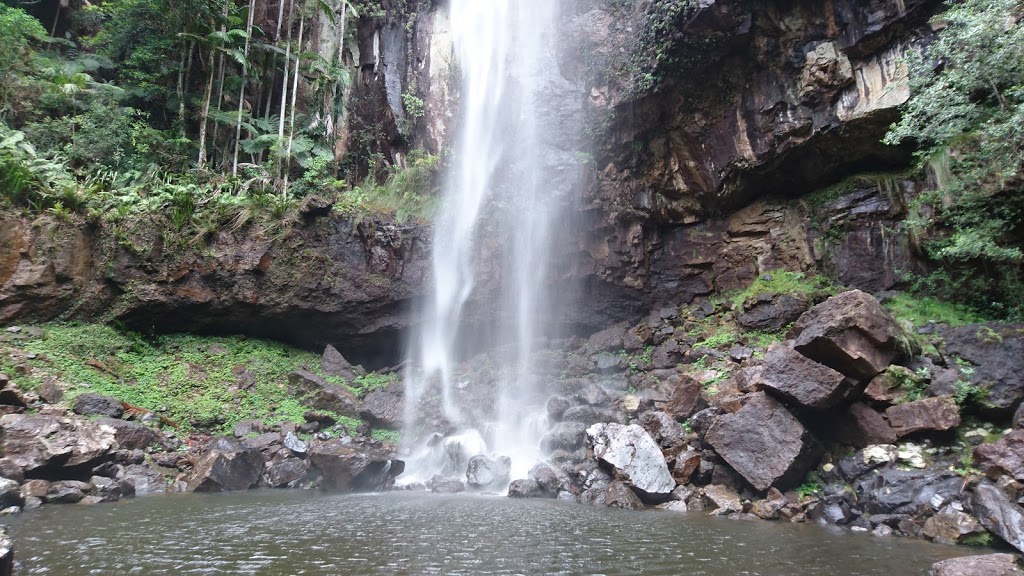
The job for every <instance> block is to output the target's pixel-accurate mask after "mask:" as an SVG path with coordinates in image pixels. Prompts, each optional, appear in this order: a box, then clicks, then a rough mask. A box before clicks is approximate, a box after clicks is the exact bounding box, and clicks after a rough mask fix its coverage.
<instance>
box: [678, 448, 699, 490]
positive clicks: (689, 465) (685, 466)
mask: <svg viewBox="0 0 1024 576" xmlns="http://www.w3.org/2000/svg"><path fill="white" fill-rule="evenodd" d="M700 460H701V458H700V452H699V451H697V450H693V449H686V450H684V451H683V452H681V453H680V454H679V455H678V456H676V459H675V463H674V464H673V465H672V478H674V479H675V481H676V483H677V484H679V485H686V484H689V483H690V481H691V480H692V478H693V473H694V472H696V471H697V468H698V467H699V466H700Z"/></svg>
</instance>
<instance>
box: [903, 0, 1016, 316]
mask: <svg viewBox="0 0 1024 576" xmlns="http://www.w3.org/2000/svg"><path fill="white" fill-rule="evenodd" d="M1022 8H1024V4H1022V3H1021V1H1020V0H964V1H961V2H949V6H948V10H946V11H945V12H943V13H941V14H940V15H938V16H937V17H936V18H937V20H941V22H942V23H943V25H944V28H943V29H942V30H941V32H940V33H939V36H938V40H937V41H936V42H935V43H934V44H932V45H931V46H929V47H928V49H927V52H926V53H925V54H923V55H917V56H914V57H911V58H909V62H908V66H909V70H910V87H911V92H912V97H911V99H910V101H909V102H908V103H907V104H906V105H905V106H904V111H903V116H902V118H901V120H900V121H899V122H898V123H896V124H894V125H893V126H892V128H891V129H890V131H889V134H888V135H887V136H886V139H885V141H886V142H887V143H890V144H898V143H900V142H903V141H913V142H916V143H917V144H918V145H919V146H920V151H919V153H918V154H919V157H920V159H921V161H922V164H926V165H928V166H930V167H931V169H932V172H933V173H934V175H935V180H936V184H937V189H936V190H935V191H934V192H932V193H928V194H925V195H922V196H921V197H920V198H919V200H918V202H917V204H918V206H917V207H916V208H917V210H916V211H917V212H918V213H919V214H928V215H929V216H928V217H919V218H915V219H911V221H910V224H912V225H913V226H915V227H916V228H917V229H918V231H933V232H937V234H935V235H934V236H937V239H934V240H932V241H930V242H928V243H927V244H926V245H925V249H926V251H927V253H928V255H929V256H930V257H932V258H933V259H935V260H936V261H938V262H939V263H940V264H942V265H943V266H944V267H945V268H946V269H947V270H950V271H953V272H955V273H956V275H959V276H962V277H970V276H978V275H981V276H982V277H983V278H985V279H986V280H987V281H986V282H981V283H979V282H972V283H971V286H960V287H958V288H959V289H961V291H963V292H964V295H965V296H966V298H964V299H966V300H967V301H969V302H970V303H971V304H972V305H973V306H975V307H976V308H979V309H986V308H987V309H989V310H992V311H993V312H996V313H1000V314H1002V315H1006V316H1014V315H1017V316H1019V315H1020V314H1022V313H1024V310H1022V305H1021V302H1022V300H1021V299H1020V297H1021V296H1022V295H1024V288H1021V274H1022V263H1024V253H1022V251H1021V247H1020V241H1021V233H1022V228H1021V222H1022V216H1024V188H1022V184H1024V172H1022V169H1024V164H1022V160H1024V23H1022V22H1021V19H1020V18H1019V16H1020V14H1021V10H1022ZM922 207H927V209H922ZM933 284H935V285H941V284H942V282H941V281H938V280H937V281H935V282H933ZM950 292H951V293H952V292H953V290H950Z"/></svg>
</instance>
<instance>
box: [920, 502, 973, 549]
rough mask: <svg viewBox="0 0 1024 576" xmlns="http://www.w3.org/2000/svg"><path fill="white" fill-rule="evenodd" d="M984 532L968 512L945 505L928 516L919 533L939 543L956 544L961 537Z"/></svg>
mask: <svg viewBox="0 0 1024 576" xmlns="http://www.w3.org/2000/svg"><path fill="white" fill-rule="evenodd" d="M979 532H984V530H983V529H982V527H981V524H978V521H977V520H975V519H974V518H973V517H972V516H971V515H970V514H965V513H964V512H963V511H961V510H957V509H956V508H954V507H953V506H946V507H944V508H943V509H942V510H939V513H938V514H935V515H934V516H932V517H930V518H928V520H926V521H925V523H924V528H923V529H922V530H921V533H922V534H924V535H925V536H927V537H928V538H931V539H932V540H934V541H936V542H938V543H940V544H956V543H957V542H959V541H960V539H961V538H963V537H965V536H969V535H971V534H977V533H979Z"/></svg>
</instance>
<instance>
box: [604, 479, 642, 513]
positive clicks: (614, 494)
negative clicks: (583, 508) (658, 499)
mask: <svg viewBox="0 0 1024 576" xmlns="http://www.w3.org/2000/svg"><path fill="white" fill-rule="evenodd" d="M604 504H605V506H608V507H609V508H621V509H623V510H639V509H641V508H643V507H644V503H643V502H641V501H640V499H639V498H637V495H636V494H635V493H634V492H633V491H632V490H630V488H629V486H628V485H627V484H626V483H625V482H619V481H615V482H612V483H611V484H610V485H609V486H608V492H607V494H606V496H605V499H604Z"/></svg>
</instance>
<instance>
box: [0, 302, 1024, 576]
mask: <svg viewBox="0 0 1024 576" xmlns="http://www.w3.org/2000/svg"><path fill="white" fill-rule="evenodd" d="M812 300H813V299H812ZM782 301H783V298H782V297H781V296H779V295H759V296H757V297H754V298H750V299H748V300H747V301H746V302H745V303H744V304H743V306H742V307H741V308H740V310H734V311H732V312H731V313H730V314H731V315H732V316H735V315H736V312H742V314H744V315H747V316H750V315H754V316H758V315H761V316H766V317H773V318H774V317H775V316H773V314H775V313H776V312H778V313H780V314H781V316H780V317H779V318H776V320H778V321H779V322H783V325H785V324H788V323H790V322H791V321H792V320H795V323H793V324H792V328H790V329H789V331H788V333H787V337H788V339H786V340H782V341H777V342H774V343H771V344H769V345H767V346H766V347H764V348H757V347H747V346H743V345H734V346H731V347H729V349H728V350H726V351H721V350H718V349H716V348H715V347H706V346H703V347H702V346H698V345H697V344H698V343H697V342H687V337H686V336H682V335H681V334H675V330H673V331H671V332H670V331H669V330H668V329H667V327H670V326H671V325H672V324H678V323H680V322H682V324H683V325H685V324H686V321H683V319H682V318H681V317H678V316H673V315H671V314H668V313H660V312H659V313H658V314H653V315H652V316H651V317H649V318H648V319H647V320H645V321H644V322H642V323H640V324H637V325H634V326H628V325H624V324H623V325H617V326H615V327H613V328H611V329H609V330H606V331H602V332H599V333H597V334H594V335H593V336H592V337H590V338H589V339H587V340H581V339H578V338H574V339H570V340H567V341H564V342H557V343H553V346H552V348H553V349H557V350H559V351H560V352H557V353H555V352H552V351H550V350H549V351H547V352H544V353H539V357H538V362H539V363H543V365H544V366H546V369H547V370H548V371H549V372H550V375H551V385H550V387H549V388H548V389H547V390H546V393H547V394H549V395H550V397H549V398H548V399H547V404H546V406H547V411H548V417H549V421H550V422H552V427H551V430H550V432H549V434H548V435H547V436H546V437H545V439H544V442H543V444H544V449H545V450H546V452H547V453H548V455H549V457H548V460H547V462H546V463H543V464H538V465H537V466H535V467H534V468H533V469H532V470H531V471H530V474H529V476H528V477H527V478H510V477H509V469H510V466H509V463H508V460H507V458H498V457H493V456H484V455H478V456H475V457H473V458H471V459H469V461H468V468H469V472H468V473H467V476H466V478H465V480H463V479H462V478H434V479H433V480H431V481H430V482H427V483H425V484H411V485H403V486H398V487H396V486H395V483H396V478H397V479H399V480H400V474H401V473H402V472H403V470H404V467H405V464H404V462H402V461H401V460H399V459H397V458H396V457H395V455H394V446H393V445H390V444H388V443H385V442H381V441H379V440H374V439H372V438H369V437H367V436H366V435H364V434H356V435H354V436H349V435H347V434H346V431H345V429H344V428H343V427H341V426H340V425H338V424H336V423H335V422H334V421H333V419H332V417H331V416H330V414H332V413H347V414H355V415H359V416H361V417H363V418H365V419H366V420H367V421H371V422H377V423H386V424H389V425H391V426H395V425H396V424H397V422H398V420H399V417H400V414H401V406H402V402H403V398H402V392H401V385H400V383H398V382H394V383H392V384H391V385H390V386H388V387H385V388H382V389H378V390H374V391H373V392H370V393H369V394H365V395H364V396H363V397H362V398H358V397H354V396H353V395H352V394H351V393H350V392H347V391H345V389H343V388H341V387H339V386H337V385H334V384H331V383H329V382H327V381H326V380H324V379H323V378H321V377H318V376H317V375H315V374H313V373H311V372H308V371H302V370H298V371H295V372H293V373H292V374H290V375H289V378H288V379H289V382H290V384H291V385H292V386H293V388H294V389H296V390H298V391H300V393H301V394H303V395H305V397H306V398H309V399H311V401H312V402H313V405H314V406H316V407H317V408H319V409H320V410H322V411H323V412H322V413H321V412H317V411H316V410H312V411H310V412H308V413H307V414H306V418H305V419H306V423H305V424H301V425H300V424H296V423H293V422H280V423H277V424H273V425H267V424H265V423H264V422H262V421H255V420H243V421H240V422H239V423H238V424H237V425H236V426H235V427H234V430H233V432H234V435H233V436H231V437H225V436H221V437H215V438H210V437H203V436H192V437H188V436H185V435H183V434H180V433H179V432H178V431H176V430H175V429H174V428H173V427H171V426H170V424H172V423H168V422H165V421H162V420H161V418H160V417H159V416H157V415H155V414H153V413H151V412H147V411H139V410H138V409H137V408H134V407H131V406H130V405H126V404H124V403H122V402H120V401H119V400H117V399H114V398H110V397H105V396H101V395H98V394H93V393H86V394H81V395H79V396H77V397H76V398H75V399H74V402H73V403H71V405H70V407H65V406H64V405H62V404H61V403H60V401H59V399H55V398H54V397H53V396H52V394H53V390H51V389H48V388H44V389H42V390H40V391H39V392H38V393H35V392H26V391H24V390H22V389H21V388H19V386H18V384H17V379H18V378H17V376H15V377H13V378H12V377H10V376H4V377H2V380H3V381H2V384H3V386H2V387H0V403H2V405H3V408H2V410H3V412H5V415H4V416H2V417H0V456H2V457H0V476H2V477H3V479H2V480H0V488H2V489H0V504H2V508H3V510H2V512H0V513H3V514H14V513H17V512H20V511H21V510H28V509H32V508H36V507H38V506H40V505H44V504H71V503H79V504H97V503H101V502H109V501H114V500H118V499H120V498H125V497H131V496H141V495H146V494H152V493H159V492H166V491H182V492H192V491H195V492H215V491H231V490H245V489H249V488H255V487H277V488H302V489H313V488H319V489H324V490H329V491H341V492H350V491H383V490H390V489H404V490H411V489H428V490H431V491H433V492H436V493H451V492H460V491H463V490H481V491H493V490H495V489H501V488H503V487H504V486H505V485H506V484H509V483H510V484H511V485H510V486H509V488H508V495H509V496H510V497H540V498H560V499H565V500H574V501H578V502H581V503H586V504H592V505H602V506H609V507H616V508H628V509H638V508H645V507H654V508H658V509H662V510H668V511H674V512H699V513H710V514H715V515H721V516H728V517H731V518H734V519H740V520H757V519H763V520H778V521H789V522H817V523H824V524H832V525H838V526H844V527H847V528H849V529H851V530H854V531H862V532H871V533H872V534H874V535H877V536H879V537H885V536H908V537H918V538H927V539H929V540H932V541H935V542H939V543H944V544H954V543H959V544H968V545H981V546H995V547H999V548H1007V549H1011V550H1014V551H1015V552H1017V553H1019V552H1020V551H1021V550H1022V549H1024V508H1022V507H1021V504H1020V501H1021V498H1022V496H1024V483H1022V482H1024V469H1022V468H1021V465H1020V463H1021V462H1022V461H1024V458H1022V452H1021V450H1022V448H1021V447H1022V446H1024V441H1022V440H1021V439H1022V438H1024V429H1022V426H1024V418H1022V414H1021V410H1017V412H1016V413H1014V412H1013V411H1012V409H1013V408H1014V407H1016V406H1017V405H1019V403H1020V399H1021V395H1022V394H1024V385H1022V384H1021V381H1020V377H1019V374H1020V373H1021V372H1020V371H1018V370H1017V369H1015V368H1014V366H1015V364H1014V362H1017V363H1019V362H1021V358H1022V357H1021V356H1020V355H1014V353H1015V351H1016V350H1018V349H1019V347H1020V346H1021V343H1022V341H1024V331H1022V327H1021V326H1019V325H1011V324H1002V325H999V324H984V325H976V326H965V327H957V328H947V327H943V326H941V325H939V326H928V327H926V328H923V329H921V328H919V329H917V330H915V331H913V332H912V331H909V330H908V329H907V327H906V326H905V325H903V324H901V323H900V322H898V321H897V320H896V319H895V318H893V317H892V315H891V314H890V313H889V312H887V311H886V310H884V309H883V308H882V307H881V306H879V304H878V301H877V300H875V299H874V298H873V297H871V296H870V295H867V294H865V293H863V292H859V291H848V292H843V293H840V294H838V295H836V296H833V297H831V298H828V299H824V300H823V301H822V302H820V303H819V304H817V305H816V306H810V304H811V302H805V303H804V305H802V306H797V307H795V308H793V309H788V308H787V307H786V306H780V302H782ZM765 305H767V306H768V307H770V308H772V309H773V310H774V311H775V312H773V313H772V314H767V315H765V314H764V313H763V310H761V311H759V309H761V308H763V307H765ZM700 310H701V307H700V305H697V306H696V307H694V308H693V309H692V310H690V311H689V312H688V313H690V314H692V313H693V312H694V311H697V312H698V315H700V314H701V312H700ZM780 311H781V312H780ZM690 317H691V318H692V316H690ZM714 318H715V313H712V314H707V315H705V316H704V318H702V319H701V321H702V322H708V321H709V319H714ZM748 319H749V318H748ZM914 332H925V333H926V334H920V333H914ZM932 333H934V334H935V335H936V337H934V338H933V337H932ZM938 335H941V337H938ZM691 339H692V338H691ZM921 342H924V343H925V347H924V348H925V349H926V351H925V352H924V353H922V352H921V350H922V347H921ZM704 343H705V344H707V342H704ZM936 343H937V344H938V346H936V345H935V344H936ZM719 347H725V346H719ZM617 350H631V351H632V353H631V354H623V353H621V352H615V351H617ZM322 361H323V362H324V363H326V364H328V365H330V364H332V363H333V364H334V365H333V366H332V367H331V369H332V370H337V369H340V368H345V369H347V370H351V369H352V367H351V366H349V365H348V364H347V362H345V361H344V359H343V358H341V357H340V354H338V353H337V351H336V350H334V349H333V348H329V349H328V350H327V352H326V353H325V356H324V359H323V360H322ZM974 362H978V363H977V364H975V363H974ZM485 365H486V362H484V361H481V360H479V359H478V360H476V361H475V362H473V361H471V362H468V363H466V364H465V365H464V366H463V367H462V370H464V371H465V373H464V375H465V376H467V377H469V378H470V380H471V383H470V385H468V386H467V387H466V388H465V389H464V390H461V391H460V393H463V394H467V395H473V394H475V395H479V396H480V397H481V401H485V399H486V398H487V397H488V394H489V393H490V392H491V387H490V386H489V385H488V382H489V381H493V380H494V379H495V378H496V376H495V375H493V374H492V375H487V374H486V370H483V369H482V368H483V367H485ZM473 375H475V376H476V378H475V379H473V377H472V376H473ZM47 397H49V399H50V400H55V401H54V402H53V403H51V402H48V401H47ZM58 398H59V396H58ZM126 408H127V410H126ZM422 410H423V413H424V414H431V413H434V414H437V412H436V410H435V411H433V412H432V408H431V407H430V406H427V405H425V406H423V407H422ZM126 418H132V419H126ZM435 424H437V423H436V422H435ZM1003 424H1006V425H1007V426H1008V427H1009V428H1010V429H1005V430H1004V429H1003V428H1002V425H1003ZM441 429H443V423H442V424H441ZM366 431H368V429H367V430H364V431H363V432H366ZM1008 557H1009V558H1011V559H1012V558H1014V556H1012V555H1010V556H1008ZM980 558H982V559H980V560H977V562H981V564H978V565H979V566H984V567H985V568H984V569H983V571H982V572H970V571H969V570H968V569H967V568H963V567H962V566H961V565H963V563H964V562H967V561H966V560H962V559H958V561H959V562H960V563H954V562H953V561H947V563H946V564H944V565H943V566H939V565H936V566H937V567H936V568H935V569H934V573H935V574H972V573H979V574H980V573H985V574H989V573H1000V572H991V571H987V570H990V569H992V568H991V567H990V566H989V564H987V563H991V562H1004V561H1003V560H1002V559H1000V558H996V557H994V556H986V557H980ZM1004 564H1005V562H1004ZM957 566H961V567H960V568H957ZM991 566H996V564H992V565H991ZM1006 566H1010V564H1006ZM972 569H973V568H972ZM1000 569H1002V568H1000ZM1013 569H1016V568H1013ZM955 570H959V571H955ZM1007 570H1010V568H1006V569H1005V570H1004V572H1003V573H1006V574H1015V573H1016V572H1012V571H1007Z"/></svg>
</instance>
